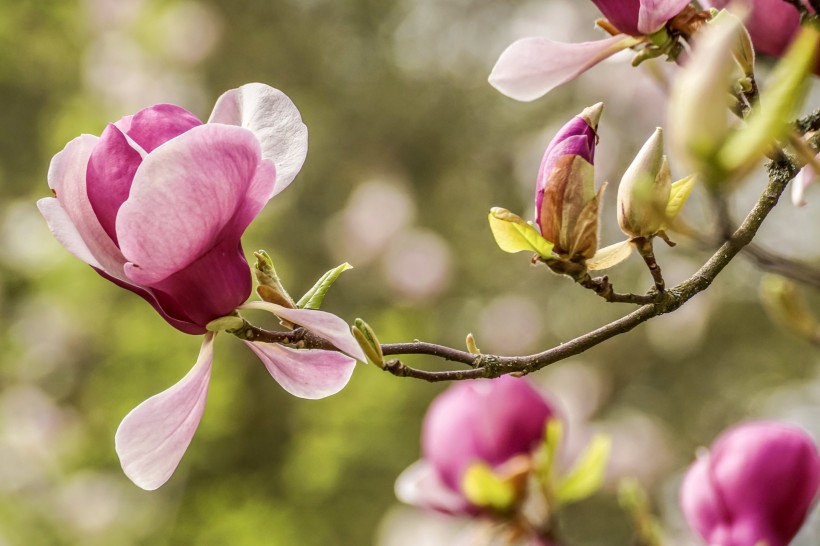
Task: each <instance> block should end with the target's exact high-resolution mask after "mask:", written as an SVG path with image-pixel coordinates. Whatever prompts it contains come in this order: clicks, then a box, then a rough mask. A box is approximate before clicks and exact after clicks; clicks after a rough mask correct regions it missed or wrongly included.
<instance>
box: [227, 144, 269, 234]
mask: <svg viewBox="0 0 820 546" xmlns="http://www.w3.org/2000/svg"><path fill="white" fill-rule="evenodd" d="M277 183H278V180H277V172H276V167H275V166H274V165H273V161H270V160H268V159H263V160H262V162H261V163H260V164H259V167H258V168H257V169H256V174H255V175H254V178H253V181H251V185H250V187H248V192H247V193H246V194H245V200H244V201H243V202H242V204H241V205H240V206H239V208H238V209H237V211H236V214H234V217H233V219H232V220H231V223H230V225H229V226H228V227H227V228H226V230H225V233H223V237H224V238H226V239H230V238H233V239H236V240H237V241H238V240H239V239H240V238H241V237H242V234H243V233H245V230H246V229H247V228H248V226H249V225H250V223H251V222H252V221H253V220H254V218H256V217H257V216H258V215H259V213H260V212H262V209H263V208H264V207H265V205H267V204H268V201H269V200H270V198H271V197H273V195H274V192H273V190H274V185H275V184H277Z"/></svg>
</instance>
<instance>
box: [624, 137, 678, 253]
mask: <svg viewBox="0 0 820 546" xmlns="http://www.w3.org/2000/svg"><path fill="white" fill-rule="evenodd" d="M671 187H672V175H671V173H670V171H669V165H668V163H667V161H666V156H665V155H663V132H662V130H661V128H660V127H658V128H657V129H655V132H654V133H652V136H651V137H649V140H647V141H646V143H645V144H644V145H643V147H642V148H641V150H640V151H639V152H638V155H636V156H635V159H634V160H633V161H632V164H631V165H630V166H629V168H628V169H627V170H626V172H625V173H624V176H623V178H622V179H621V184H620V186H618V225H619V226H620V227H621V231H623V232H624V233H626V234H627V235H629V236H630V237H633V238H635V237H651V236H653V235H655V234H656V233H657V232H658V231H659V230H660V229H661V228H662V227H663V225H664V223H665V222H666V204H667V203H668V202H669V195H670V192H671Z"/></svg>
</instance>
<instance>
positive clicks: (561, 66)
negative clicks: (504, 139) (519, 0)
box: [489, 34, 639, 101]
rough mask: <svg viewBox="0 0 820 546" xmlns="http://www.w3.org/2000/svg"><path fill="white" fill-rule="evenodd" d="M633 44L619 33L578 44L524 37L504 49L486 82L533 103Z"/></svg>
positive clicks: (634, 39)
mask: <svg viewBox="0 0 820 546" xmlns="http://www.w3.org/2000/svg"><path fill="white" fill-rule="evenodd" d="M637 43H639V39H638V38H633V37H631V36H625V35H623V34H618V35H617V36H612V37H610V38H606V39H604V40H598V41H595V42H582V43H578V44H567V43H563V42H554V41H552V40H549V39H547V38H540V37H539V38H524V39H522V40H518V41H517V42H515V43H513V44H512V45H510V46H509V47H508V48H507V49H506V50H504V52H503V53H502V54H501V56H500V57H499V58H498V62H496V64H495V66H494V67H493V71H492V73H491V74H490V78H489V81H490V84H491V85H492V86H493V87H495V88H496V89H498V90H499V91H501V92H502V93H504V94H505V95H507V96H508V97H511V98H513V99H516V100H520V101H531V100H535V99H537V98H538V97H541V96H542V95H545V94H546V93H548V92H549V91H551V90H553V89H554V88H556V87H558V86H559V85H561V84H563V83H566V82H568V81H570V80H572V79H574V78H576V77H577V76H578V75H579V74H581V73H583V72H585V71H586V70H588V69H589V68H591V67H593V66H595V65H596V64H598V63H599V62H601V61H602V60H604V59H606V58H607V57H609V56H611V55H614V54H615V53H617V52H618V51H621V50H623V49H627V48H629V47H631V46H633V45H635V44H637Z"/></svg>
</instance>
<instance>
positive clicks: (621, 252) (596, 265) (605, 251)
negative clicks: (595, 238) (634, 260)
mask: <svg viewBox="0 0 820 546" xmlns="http://www.w3.org/2000/svg"><path fill="white" fill-rule="evenodd" d="M630 254H632V243H630V242H629V241H628V240H627V241H621V242H620V243H615V244H614V245H609V246H606V247H604V248H602V249H601V250H599V251H598V252H596V253H595V256H593V257H592V258H590V259H589V260H587V261H586V264H587V269H589V270H590V271H600V270H602V269H609V268H610V267H613V266H616V265H618V264H619V263H621V262H622V261H624V260H626V259H627V258H629V255H630Z"/></svg>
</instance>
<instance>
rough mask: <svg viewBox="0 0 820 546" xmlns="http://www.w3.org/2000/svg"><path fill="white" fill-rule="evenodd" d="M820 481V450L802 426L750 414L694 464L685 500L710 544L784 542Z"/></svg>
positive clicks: (692, 522) (693, 523) (736, 545)
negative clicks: (747, 420)
mask: <svg viewBox="0 0 820 546" xmlns="http://www.w3.org/2000/svg"><path fill="white" fill-rule="evenodd" d="M819 484H820V457H818V453H817V448H816V447H815V445H814V442H813V440H812V439H811V438H810V437H809V436H808V435H807V434H806V433H805V432H804V431H803V430H801V429H799V428H797V427H794V426H790V425H786V424H781V423H775V422H751V423H746V424H743V425H739V426H736V427H734V428H731V429H729V430H727V431H726V432H724V433H723V434H721V435H720V437H719V438H718V439H717V440H716V441H715V443H714V444H713V445H712V449H711V451H710V452H709V453H708V454H707V455H705V456H702V457H699V458H698V460H697V461H696V462H695V463H694V464H693V465H692V466H691V467H690V468H689V471H688V472H687V474H686V477H685V478H684V480H683V484H682V486H681V506H682V508H683V513H684V515H685V516H686V519H687V521H688V522H689V525H690V526H691V527H692V528H693V529H694V530H695V531H697V532H698V533H699V534H700V535H701V536H702V537H703V538H704V540H705V541H706V542H707V543H708V544H709V545H710V546H759V545H760V544H762V543H765V544H766V546H786V545H787V544H788V543H789V542H791V540H792V538H794V536H795V535H796V534H797V532H798V531H799V530H800V527H801V526H802V525H803V521H804V520H805V518H806V514H807V513H808V510H809V508H810V507H811V505H812V503H813V502H814V499H815V497H816V495H817V490H818V485H819Z"/></svg>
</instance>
